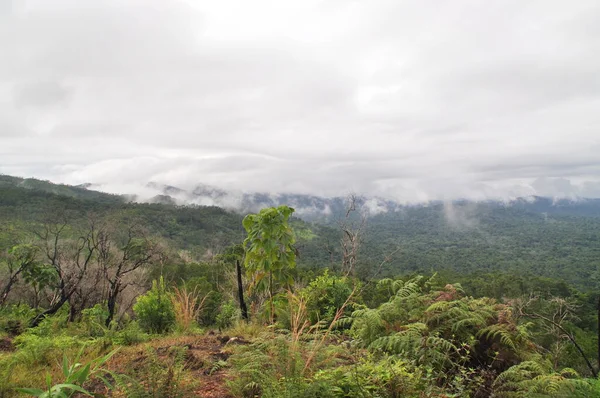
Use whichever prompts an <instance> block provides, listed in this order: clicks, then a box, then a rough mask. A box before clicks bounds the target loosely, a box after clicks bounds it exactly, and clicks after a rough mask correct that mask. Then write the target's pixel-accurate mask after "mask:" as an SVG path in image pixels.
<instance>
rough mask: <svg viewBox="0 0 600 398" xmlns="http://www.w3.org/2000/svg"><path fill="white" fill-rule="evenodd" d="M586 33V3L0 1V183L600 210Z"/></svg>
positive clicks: (591, 61)
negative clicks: (199, 188)
mask: <svg viewBox="0 0 600 398" xmlns="http://www.w3.org/2000/svg"><path fill="white" fill-rule="evenodd" d="M598 20H600V3H598V2H597V1H595V0H581V1H577V2H571V3H569V4H566V3H564V2H563V1H559V0H553V1H542V0H537V1H534V0H532V1H527V2H525V3H523V2H521V1H516V0H508V1H491V2H472V1H466V0H465V1H456V2H448V3H444V2H438V1H433V0H426V1H418V2H417V1H412V2H411V1H407V2H398V1H393V0H374V1H369V2H358V1H341V0H331V1H319V0H310V1H302V2H301V1H274V0H271V1H267V0H257V1H252V2H248V1H242V0H237V1H236V0H223V1H219V2H214V1H207V0H203V1H191V0H190V1H187V2H184V1H175V0H170V1H167V0H150V1H141V0H119V1H117V0H104V1H95V2H82V1H76V0H56V1H52V2H48V1H44V0H37V1H24V0H23V1H20V0H13V1H12V2H10V1H7V0H0V48H2V49H3V50H2V52H0V109H1V111H0V159H1V162H0V172H3V173H10V174H18V175H23V176H36V177H41V178H48V179H52V180H56V181H60V182H67V183H82V182H95V183H100V184H112V185H113V186H115V187H122V188H120V189H129V188H127V187H134V186H144V185H145V184H146V183H147V182H148V181H157V182H160V183H166V184H171V185H182V186H183V187H184V188H189V187H193V186H195V185H196V184H197V183H206V184H212V185H216V186H221V187H224V188H228V189H239V190H252V191H267V192H282V191H283V192H289V191H298V192H303V193H315V194H325V195H340V194H341V195H344V194H346V193H348V192H357V193H365V194H370V195H379V196H385V197H392V198H395V199H399V200H402V201H420V200H430V199H451V198H456V197H469V198H475V199H482V198H487V197H500V198H511V197H514V196H518V195H528V194H541V195H564V196H569V195H590V196H600V189H599V188H598V186H599V184H600V182H599V181H600V135H599V134H598V128H599V127H600V113H599V112H598V111H597V109H600V74H598V73H597V71H598V70H599V69H600V55H599V54H600V29H599V28H598V26H599V25H598V23H597V21H598ZM564 181H567V182H564Z"/></svg>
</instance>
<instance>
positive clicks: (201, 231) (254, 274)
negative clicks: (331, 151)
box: [0, 176, 600, 398]
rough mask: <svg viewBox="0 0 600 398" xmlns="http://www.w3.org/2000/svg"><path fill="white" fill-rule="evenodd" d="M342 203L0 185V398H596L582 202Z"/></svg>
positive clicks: (588, 240) (587, 218)
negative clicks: (232, 200) (325, 206)
mask: <svg viewBox="0 0 600 398" xmlns="http://www.w3.org/2000/svg"><path fill="white" fill-rule="evenodd" d="M338 201H339V202H340V203H339V205H340V206H341V204H344V206H345V210H344V211H342V210H341V207H340V208H339V209H338V211H336V213H332V214H331V215H332V216H333V217H334V218H330V219H327V220H324V221H323V222H322V223H308V222H306V221H302V220H301V219H300V218H296V217H295V211H294V209H293V208H290V207H288V206H285V205H281V206H278V207H267V208H264V209H262V210H261V211H260V212H257V213H250V214H245V215H244V214H239V213H236V212H234V211H231V210H224V209H222V208H219V207H214V206H197V205H190V206H177V205H174V204H169V203H170V201H168V200H164V201H163V202H165V203H134V202H130V201H129V200H128V198H126V197H122V196H116V195H107V194H103V193H100V192H95V191H91V190H88V189H86V188H83V187H69V186H66V185H55V184H52V183H48V182H44V181H38V180H23V179H19V178H13V177H6V176H2V177H0V396H1V397H5V396H6V397H12V396H25V395H34V396H44V397H59V396H76V394H95V396H116V397H164V398H171V397H188V396H200V397H248V398H250V397H371V396H373V397H399V396H403V397H404V396H406V397H415V398H416V397H419V398H422V397H440V398H441V397H450V396H455V397H481V398H483V397H533V396H542V397H567V396H568V397H571V396H574V397H593V396H599V395H600V384H599V383H598V381H597V379H596V378H597V374H598V371H599V366H600V363H599V361H598V358H599V357H600V351H599V350H598V311H599V309H598V308H599V307H598V306H599V304H598V303H599V302H600V301H599V296H598V291H597V289H598V282H597V279H596V277H597V272H598V271H597V268H598V265H600V263H599V257H600V256H598V254H599V246H598V242H599V239H598V238H599V236H600V235H599V233H600V228H599V221H600V217H596V216H594V214H593V209H594V208H595V207H594V206H595V204H594V203H591V204H590V203H583V204H582V206H583V207H577V206H578V205H577V206H575V207H571V208H568V209H565V208H560V207H558V208H556V207H554V206H556V203H555V204H552V203H548V202H545V200H543V199H536V200H535V201H533V202H517V203H513V204H504V205H501V204H499V203H496V202H483V203H471V202H453V203H430V204H428V205H420V206H398V207H396V208H394V209H393V210H392V209H389V210H388V211H382V212H377V214H374V213H373V212H370V213H369V212H366V211H365V210H364V208H365V207H368V203H366V202H365V201H363V200H362V199H360V198H356V197H354V198H351V199H350V200H349V201H343V200H341V199H338ZM586 206H587V207H586ZM567 207H568V206H567ZM44 394H45V395H44Z"/></svg>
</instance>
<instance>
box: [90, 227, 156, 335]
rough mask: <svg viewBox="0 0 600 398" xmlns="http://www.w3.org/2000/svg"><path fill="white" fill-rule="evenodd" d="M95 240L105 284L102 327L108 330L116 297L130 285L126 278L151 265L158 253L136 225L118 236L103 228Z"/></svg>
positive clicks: (117, 233) (114, 232)
mask: <svg viewBox="0 0 600 398" xmlns="http://www.w3.org/2000/svg"><path fill="white" fill-rule="evenodd" d="M119 235H122V236H119ZM95 238H96V242H95V244H96V247H97V248H98V255H97V258H98V264H99V266H100V267H99V268H100V269H101V270H102V274H103V276H104V279H105V280H106V282H107V283H108V295H107V306H108V316H107V317H106V320H105V323H106V326H109V325H110V323H111V321H112V320H113V318H114V315H115V310H116V306H117V299H118V297H119V295H120V294H121V292H123V290H125V289H126V288H127V287H128V286H129V285H130V284H131V282H126V281H125V278H126V277H127V276H128V275H129V274H131V273H132V272H134V271H136V270H137V269H139V268H140V267H143V266H145V265H148V264H151V263H152V262H153V261H154V260H155V258H156V257H157V256H158V254H159V251H160V250H159V247H158V245H157V244H156V243H154V242H153V241H152V240H151V239H149V238H148V237H147V236H146V233H145V231H144V230H143V229H142V228H141V227H140V226H139V225H137V224H133V225H131V226H129V227H128V228H127V229H126V231H125V233H121V234H119V232H118V231H114V230H112V229H111V228H110V227H105V228H103V229H101V230H100V231H99V232H98V234H97V235H96V237H95Z"/></svg>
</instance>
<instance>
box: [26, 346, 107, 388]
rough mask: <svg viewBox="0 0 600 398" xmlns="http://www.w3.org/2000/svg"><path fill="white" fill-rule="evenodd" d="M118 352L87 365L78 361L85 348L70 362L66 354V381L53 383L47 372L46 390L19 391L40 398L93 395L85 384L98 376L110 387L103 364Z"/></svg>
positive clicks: (64, 370) (64, 363) (63, 371)
mask: <svg viewBox="0 0 600 398" xmlns="http://www.w3.org/2000/svg"><path fill="white" fill-rule="evenodd" d="M116 352H117V350H114V351H111V352H109V353H108V354H106V355H104V356H103V357H99V358H96V359H93V360H92V361H90V362H88V363H87V364H85V365H83V364H81V363H79V362H78V361H79V358H80V357H81V355H82V353H83V348H82V349H81V350H80V351H79V353H78V354H77V356H76V358H75V359H74V360H73V361H72V362H71V363H69V359H68V358H67V355H66V354H64V355H63V361H62V373H63V376H64V381H63V382H62V383H59V384H54V385H53V384H52V377H51V376H50V374H47V375H46V389H45V390H41V389H39V388H17V391H20V392H23V393H25V394H29V395H31V396H34V397H40V398H66V397H71V396H72V395H73V394H75V393H81V394H84V395H88V396H93V395H92V394H91V393H90V392H89V391H87V390H85V389H84V388H83V387H82V386H83V384H84V383H85V382H87V381H88V380H89V379H90V378H92V377H98V378H100V379H101V380H103V381H104V383H105V384H106V385H107V386H108V387H109V388H110V387H111V384H110V383H109V382H108V381H107V380H106V379H105V378H104V377H103V376H102V373H107V372H108V371H106V370H104V369H102V368H101V366H103V365H104V364H105V363H106V362H107V361H108V360H109V359H110V358H111V357H112V356H113V355H114V354H115V353H116Z"/></svg>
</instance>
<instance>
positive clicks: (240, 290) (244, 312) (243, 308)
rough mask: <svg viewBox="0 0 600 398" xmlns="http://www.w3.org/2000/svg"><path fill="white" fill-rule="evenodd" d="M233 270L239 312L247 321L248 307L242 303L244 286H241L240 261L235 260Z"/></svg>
mask: <svg viewBox="0 0 600 398" xmlns="http://www.w3.org/2000/svg"><path fill="white" fill-rule="evenodd" d="M235 269H236V271H237V285H238V298H239V300H240V310H241V311H242V319H245V320H248V307H246V302H245V301H244V286H243V285H242V266H241V265H240V260H235Z"/></svg>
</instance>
